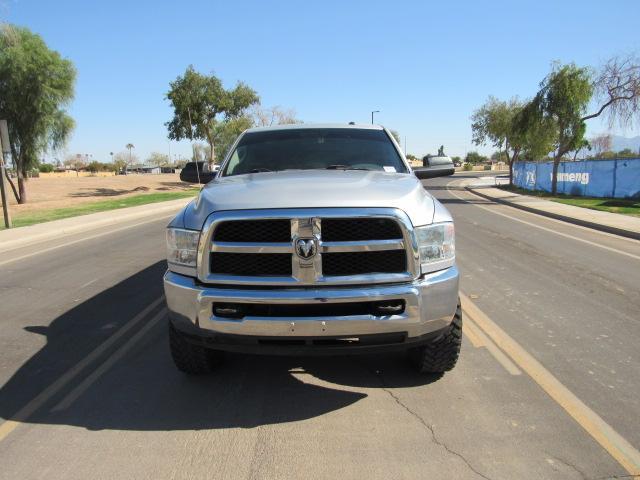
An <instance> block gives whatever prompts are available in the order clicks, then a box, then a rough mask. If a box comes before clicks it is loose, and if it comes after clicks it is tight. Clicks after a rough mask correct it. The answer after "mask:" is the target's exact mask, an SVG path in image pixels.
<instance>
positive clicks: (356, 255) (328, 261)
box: [322, 250, 407, 276]
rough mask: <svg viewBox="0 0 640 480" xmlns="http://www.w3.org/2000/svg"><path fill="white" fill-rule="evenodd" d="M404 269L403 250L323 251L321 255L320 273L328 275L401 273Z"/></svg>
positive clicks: (405, 259) (405, 258)
mask: <svg viewBox="0 0 640 480" xmlns="http://www.w3.org/2000/svg"><path fill="white" fill-rule="evenodd" d="M406 270H407V255H406V253H405V251H404V250H385V251H382V252H343V253H325V254H324V255H322V273H323V274H325V275H329V276H345V275H363V274H368V273H401V272H405V271H406Z"/></svg>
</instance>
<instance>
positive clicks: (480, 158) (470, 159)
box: [464, 152, 489, 164]
mask: <svg viewBox="0 0 640 480" xmlns="http://www.w3.org/2000/svg"><path fill="white" fill-rule="evenodd" d="M464 161H465V163H473V164H475V163H484V162H487V161H489V159H488V158H487V157H485V156H484V155H480V154H479V153H478V152H469V153H467V156H466V157H464Z"/></svg>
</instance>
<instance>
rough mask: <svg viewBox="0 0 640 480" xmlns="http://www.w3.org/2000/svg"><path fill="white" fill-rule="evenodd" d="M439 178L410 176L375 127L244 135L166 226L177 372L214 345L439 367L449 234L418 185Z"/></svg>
mask: <svg viewBox="0 0 640 480" xmlns="http://www.w3.org/2000/svg"><path fill="white" fill-rule="evenodd" d="M449 173H450V172H443V171H442V169H432V170H430V169H429V168H426V169H418V170H415V171H413V170H412V169H411V167H410V166H409V164H408V163H407V161H406V159H405V157H404V155H403V153H402V151H401V149H400V148H399V146H398V145H397V143H396V142H395V140H394V139H393V136H392V135H391V134H390V133H389V131H387V130H386V129H384V128H383V127H380V126H374V125H371V126H368V125H365V126H358V125H287V126H277V127H268V128H255V129H250V130H247V131H245V132H244V133H243V134H241V135H240V136H239V137H238V139H237V140H236V142H235V144H234V145H233V146H232V148H231V149H230V152H229V154H228V155H227V157H226V158H225V160H224V162H223V163H222V166H221V168H220V170H219V171H218V172H216V173H213V172H202V173H200V174H198V175H197V177H198V180H200V181H202V180H203V179H204V180H205V181H208V180H211V181H209V183H208V184H207V185H206V186H205V187H204V188H203V189H202V191H201V192H200V194H199V195H198V197H197V198H196V199H195V200H194V201H192V202H191V203H190V204H189V205H187V206H186V207H185V208H184V209H183V210H182V211H181V212H180V213H179V214H178V215H177V216H176V217H175V218H174V219H173V220H172V221H171V223H170V224H169V225H168V228H167V255H168V258H167V261H168V270H167V273H166V274H165V276H164V290H165V295H166V301H167V306H168V309H169V319H170V322H169V323H170V324H169V335H170V347H171V353H172V356H173V360H174V362H175V364H176V366H177V367H178V369H180V370H182V371H183V372H186V373H190V374H198V373H206V372H208V371H210V370H211V369H212V368H213V367H214V366H215V365H216V364H217V363H218V362H219V361H220V360H221V359H222V357H223V355H224V352H225V351H227V352H228V351H232V352H243V353H258V354H285V355H309V354H329V355H340V354H353V353H365V352H367V353H371V352H383V351H389V350H402V351H407V352H408V358H409V359H410V360H411V361H412V363H413V364H414V365H415V367H416V368H417V370H418V371H419V372H421V373H442V372H445V371H448V370H451V369H452V368H453V367H454V366H455V364H456V361H457V359H458V355H459V352H460V344H461V337H462V314H461V310H460V302H459V297H458V279H459V275H458V270H457V268H456V264H455V243H454V228H453V222H452V219H451V215H450V214H449V212H448V211H447V210H446V209H445V208H444V207H443V206H442V205H441V204H440V203H439V202H438V201H437V200H436V199H434V198H433V197H432V196H431V195H429V193H427V191H426V190H425V189H424V188H423V185H422V183H421V182H420V179H421V178H430V177H432V176H440V175H446V174H449ZM207 175H208V176H207ZM187 180H194V181H195V178H194V179H187Z"/></svg>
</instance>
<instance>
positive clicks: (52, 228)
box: [0, 198, 192, 252]
mask: <svg viewBox="0 0 640 480" xmlns="http://www.w3.org/2000/svg"><path fill="white" fill-rule="evenodd" d="M191 200H192V198H180V199H178V200H169V201H167V202H157V203H149V204H147V205H140V206H137V207H128V208H119V209H116V210H109V211H106V212H98V213H90V214H88V215H79V216H77V217H71V218H65V219H62V220H54V221H51V222H45V223H38V224H36V225H30V226H28V227H18V228H12V229H9V230H2V231H0V252H6V251H9V250H14V249H16V248H20V247H26V246H28V245H33V244H35V243H39V242H42V241H46V240H50V239H54V238H60V237H64V236H67V235H72V234H76V233H81V232H86V231H89V230H93V229H95V228H99V227H106V226H109V225H114V226H115V225H118V224H120V223H124V222H127V221H131V220H137V219H145V218H149V219H152V218H154V217H158V216H161V215H165V214H166V215H170V214H171V213H173V212H175V213H177V212H178V211H179V210H180V209H181V208H182V207H184V206H185V205H186V204H187V203H189V202H190V201H191Z"/></svg>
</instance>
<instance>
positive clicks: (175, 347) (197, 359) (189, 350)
mask: <svg viewBox="0 0 640 480" xmlns="http://www.w3.org/2000/svg"><path fill="white" fill-rule="evenodd" d="M169 347H170V349H171V357H172V358H173V363H175V365H176V367H177V368H178V370H180V371H181V372H184V373H187V374H190V375H202V374H205V373H209V372H211V370H212V369H213V367H214V366H215V365H217V364H218V363H220V361H221V359H222V352H218V351H215V350H210V349H208V348H205V347H201V346H199V345H194V344H193V343H190V342H188V341H187V340H186V339H185V338H184V335H183V334H182V333H180V332H179V331H178V330H176V329H175V328H174V326H173V325H171V324H169Z"/></svg>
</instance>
